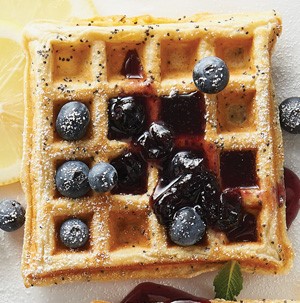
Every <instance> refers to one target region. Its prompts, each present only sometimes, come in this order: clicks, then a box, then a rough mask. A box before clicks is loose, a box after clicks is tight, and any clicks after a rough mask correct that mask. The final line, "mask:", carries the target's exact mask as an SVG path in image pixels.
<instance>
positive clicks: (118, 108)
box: [108, 96, 146, 136]
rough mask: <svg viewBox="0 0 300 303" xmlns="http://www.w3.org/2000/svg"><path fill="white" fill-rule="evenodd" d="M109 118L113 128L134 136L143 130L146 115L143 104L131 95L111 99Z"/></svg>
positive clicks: (118, 131)
mask: <svg viewBox="0 0 300 303" xmlns="http://www.w3.org/2000/svg"><path fill="white" fill-rule="evenodd" d="M108 118H109V124H110V127H111V128H112V130H114V131H115V132H117V133H123V134H126V135H129V136H132V135H138V134H140V132H141V131H142V129H143V127H144V124H145V120H146V115H145V110H144V107H143V106H142V104H141V103H140V102H139V101H137V100H136V98H135V97H131V96H129V97H123V98H121V97H117V98H112V99H110V100H109V110H108Z"/></svg>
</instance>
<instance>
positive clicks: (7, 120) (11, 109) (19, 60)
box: [0, 21, 25, 185]
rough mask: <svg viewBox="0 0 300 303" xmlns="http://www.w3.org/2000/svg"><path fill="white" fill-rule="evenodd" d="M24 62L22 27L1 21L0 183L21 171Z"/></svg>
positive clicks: (4, 182) (6, 181)
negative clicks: (21, 40)
mask: <svg viewBox="0 0 300 303" xmlns="http://www.w3.org/2000/svg"><path fill="white" fill-rule="evenodd" d="M24 64H25V58H24V55H23V52H22V48H21V45H20V28H18V27H17V26H15V25H13V24H11V23H9V22H5V21H0V185H4V184H9V183H13V182H16V181H18V179H19V175H20V166H21V158H22V131H23V73H24Z"/></svg>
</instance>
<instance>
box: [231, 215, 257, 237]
mask: <svg viewBox="0 0 300 303" xmlns="http://www.w3.org/2000/svg"><path fill="white" fill-rule="evenodd" d="M226 235H227V238H228V240H229V241H230V242H256V241H257V231H256V218H255V216H254V215H252V214H250V213H245V214H244V215H243V217H242V219H241V221H240V223H239V225H238V226H237V227H234V228H233V229H230V230H229V231H227V232H226Z"/></svg>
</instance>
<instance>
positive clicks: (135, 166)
mask: <svg viewBox="0 0 300 303" xmlns="http://www.w3.org/2000/svg"><path fill="white" fill-rule="evenodd" d="M110 164H111V165H112V166H113V167H114V168H115V169H116V171H117V174H118V185H119V186H121V187H131V186H135V185H136V184H137V183H140V180H141V179H143V175H144V173H145V166H146V163H145V162H144V161H143V159H141V157H140V156H138V155H137V154H133V153H132V152H127V153H125V154H124V155H121V156H120V157H118V158H115V159H114V160H112V161H111V163H110Z"/></svg>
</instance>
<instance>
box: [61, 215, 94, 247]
mask: <svg viewBox="0 0 300 303" xmlns="http://www.w3.org/2000/svg"><path fill="white" fill-rule="evenodd" d="M59 237H60V240H61V242H62V243H63V244H64V245H65V246H67V247H69V248H73V249H74V248H79V247H82V246H84V245H85V244H86V242H87V241H88V239H89V229H88V227H87V225H86V224H85V223H84V222H82V221H81V220H79V219H75V218H74V219H73V218H72V219H68V220H66V221H64V222H63V224H62V225H61V227H60V231H59Z"/></svg>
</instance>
